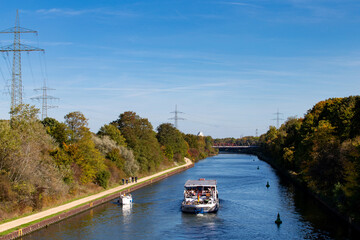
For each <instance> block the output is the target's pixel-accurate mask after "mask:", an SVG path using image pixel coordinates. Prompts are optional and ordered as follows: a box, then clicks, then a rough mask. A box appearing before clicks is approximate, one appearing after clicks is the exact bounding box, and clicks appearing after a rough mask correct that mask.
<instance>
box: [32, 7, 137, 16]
mask: <svg viewBox="0 0 360 240" xmlns="http://www.w3.org/2000/svg"><path fill="white" fill-rule="evenodd" d="M36 13H38V14H43V15H62V16H79V15H84V14H99V15H111V16H118V17H135V16H137V14H134V13H131V12H125V11H120V10H108V9H105V8H93V9H77V10H76V9H70V8H66V9H65V8H50V9H38V10H36Z"/></svg>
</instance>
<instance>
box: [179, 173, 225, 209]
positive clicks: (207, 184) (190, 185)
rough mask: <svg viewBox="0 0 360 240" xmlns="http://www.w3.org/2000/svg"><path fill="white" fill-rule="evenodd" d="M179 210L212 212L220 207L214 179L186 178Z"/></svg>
mask: <svg viewBox="0 0 360 240" xmlns="http://www.w3.org/2000/svg"><path fill="white" fill-rule="evenodd" d="M184 187H185V189H184V201H183V202H182V204H181V211H183V212H187V213H212V212H217V211H218V210H219V207H220V203H219V196H218V191H217V186H216V180H205V179H204V178H200V179H199V180H188V181H186V183H185V185H184Z"/></svg>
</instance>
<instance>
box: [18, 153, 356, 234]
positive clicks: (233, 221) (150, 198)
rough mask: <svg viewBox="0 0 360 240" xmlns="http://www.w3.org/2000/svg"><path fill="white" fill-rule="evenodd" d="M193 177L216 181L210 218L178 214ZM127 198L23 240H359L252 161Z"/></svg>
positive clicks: (232, 160)
mask: <svg viewBox="0 0 360 240" xmlns="http://www.w3.org/2000/svg"><path fill="white" fill-rule="evenodd" d="M258 167H259V169H257V168H258ZM199 178H206V179H216V180H217V183H218V190H219V197H220V210H219V211H218V212H217V213H216V214H203V215H201V214H199V215H193V214H185V213H182V212H181V211H180V205H181V201H182V198H183V185H184V183H185V182H186V180H188V179H199ZM267 182H269V184H270V187H269V188H266V183H267ZM132 195H133V199H134V204H133V205H132V206H131V207H130V206H120V205H118V204H117V203H116V200H114V201H111V202H108V203H106V204H103V205H101V206H99V207H96V208H94V209H92V210H89V211H86V212H84V213H81V214H79V215H76V216H74V217H72V218H69V219H67V220H65V221H62V222H59V223H57V224H53V225H50V226H49V227H47V228H44V229H41V230H39V231H37V232H34V233H32V234H30V235H27V236H25V237H23V239H26V240H30V239H34V240H35V239H36V240H38V239H67V240H71V239H129V240H134V239H152V240H153V239H158V240H160V239H360V237H359V235H358V233H355V232H352V231H351V229H349V227H348V226H346V225H345V224H343V223H342V222H341V221H340V220H338V219H337V218H336V217H335V216H333V215H332V214H331V213H329V212H328V211H327V210H326V209H323V208H322V207H321V206H319V205H318V204H317V203H316V202H315V200H313V199H312V198H311V197H309V196H307V195H306V194H304V193H303V192H302V191H300V190H299V189H296V188H295V187H294V186H293V185H292V184H291V183H289V182H288V181H286V179H282V178H281V177H280V176H279V175H278V174H277V172H276V171H275V170H274V169H272V168H271V166H270V165H268V164H267V163H265V162H263V161H260V160H259V159H258V158H257V157H256V156H253V155H244V154H220V155H218V156H215V157H210V158H207V159H205V160H202V161H200V162H198V163H196V165H195V167H194V168H192V169H189V170H187V171H185V172H183V173H180V174H177V175H174V176H172V177H169V178H167V179H165V180H162V181H160V182H158V183H154V184H152V185H150V186H147V187H145V188H142V189H139V190H137V191H134V192H133V193H132ZM278 213H280V216H281V219H282V221H283V223H282V224H281V225H280V226H277V225H276V224H275V223H274V221H275V219H276V216H277V214H278Z"/></svg>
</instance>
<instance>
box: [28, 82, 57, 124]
mask: <svg viewBox="0 0 360 240" xmlns="http://www.w3.org/2000/svg"><path fill="white" fill-rule="evenodd" d="M34 90H35V91H42V95H40V96H37V97H32V98H31V99H35V100H39V101H40V100H41V101H42V108H41V120H44V118H47V110H48V109H50V108H56V107H57V106H51V105H48V100H55V99H59V98H56V97H53V96H50V95H48V94H47V92H48V91H50V90H55V89H53V88H48V87H47V86H46V81H45V80H44V86H43V87H41V88H36V89H34Z"/></svg>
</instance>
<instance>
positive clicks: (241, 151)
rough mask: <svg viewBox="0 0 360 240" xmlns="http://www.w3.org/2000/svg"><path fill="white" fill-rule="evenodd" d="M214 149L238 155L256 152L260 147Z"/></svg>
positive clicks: (218, 147) (216, 146)
mask: <svg viewBox="0 0 360 240" xmlns="http://www.w3.org/2000/svg"><path fill="white" fill-rule="evenodd" d="M213 148H217V149H219V151H221V152H238V153H249V152H251V151H252V150H256V149H257V148H259V146H218V145H215V146H213Z"/></svg>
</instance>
